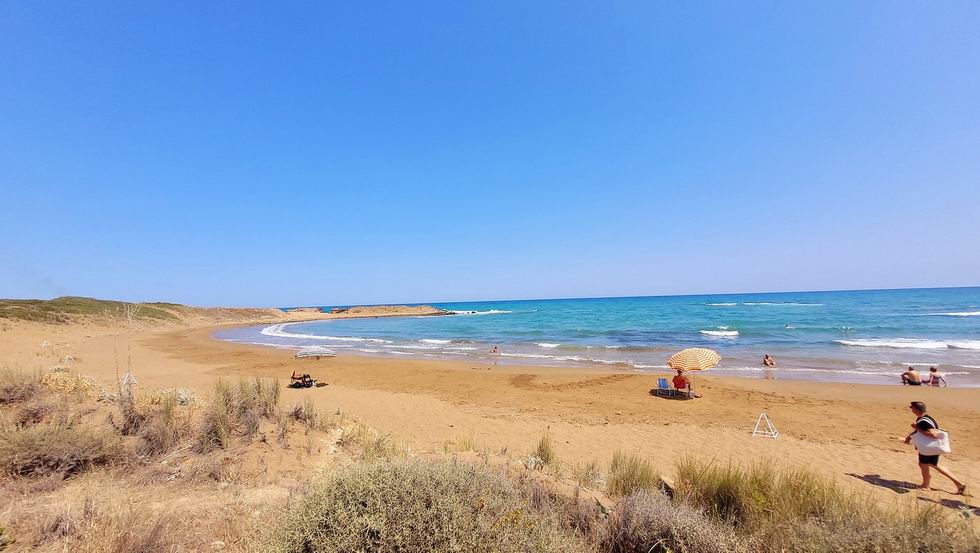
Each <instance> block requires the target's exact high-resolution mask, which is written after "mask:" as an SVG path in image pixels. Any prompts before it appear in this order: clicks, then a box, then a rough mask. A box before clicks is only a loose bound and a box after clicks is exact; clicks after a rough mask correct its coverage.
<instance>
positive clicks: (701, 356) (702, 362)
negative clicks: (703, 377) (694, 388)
mask: <svg viewBox="0 0 980 553" xmlns="http://www.w3.org/2000/svg"><path fill="white" fill-rule="evenodd" d="M719 361H721V356H720V355H718V352H716V351H715V350H713V349H708V348H687V349H683V350H681V351H679V352H677V353H675V354H674V355H671V356H670V359H668V360H667V366H668V367H670V368H672V369H674V370H675V371H676V370H678V369H680V370H682V371H703V370H705V369H710V368H711V367H714V366H715V365H717V364H718V362H719Z"/></svg>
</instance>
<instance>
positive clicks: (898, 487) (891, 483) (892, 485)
mask: <svg viewBox="0 0 980 553" xmlns="http://www.w3.org/2000/svg"><path fill="white" fill-rule="evenodd" d="M847 475H848V476H852V477H854V478H857V479H858V480H864V481H865V482H867V483H868V484H874V485H875V486H881V487H882V488H888V489H889V490H891V491H893V492H895V493H909V492H910V491H912V490H914V489H916V488H918V486H917V485H916V484H913V483H912V482H905V481H903V480H889V479H887V478H882V476H881V475H880V474H854V473H853V472H849V473H847Z"/></svg>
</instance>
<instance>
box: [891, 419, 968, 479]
mask: <svg viewBox="0 0 980 553" xmlns="http://www.w3.org/2000/svg"><path fill="white" fill-rule="evenodd" d="M909 409H910V410H911V411H912V413H913V414H914V415H915V423H913V424H912V432H911V433H909V435H908V436H906V437H905V443H911V442H912V436H914V435H915V434H923V435H925V436H928V437H930V438H938V437H939V434H938V432H939V423H938V422H936V419H934V418H932V416H930V415H927V414H926V404H925V403H922V402H921V401H913V402H912V403H910V404H909ZM918 455H919V470H920V471H921V472H922V485H921V486H919V488H920V489H923V490H929V489H931V488H930V487H929V482H930V480H931V479H932V474H931V473H930V472H929V470H930V469H929V467H935V469H936V470H937V471H938V472H939V474H942V475H943V476H945V477H946V478H949V479H950V480H951V481H952V482H953V484H955V485H956V495H964V494H965V493H966V484H964V483H963V482H960V481H959V480H957V479H956V477H955V476H953V474H952V473H951V472H949V471H948V470H946V469H945V468H943V467H940V466H939V455H923V454H921V453H919V454H918Z"/></svg>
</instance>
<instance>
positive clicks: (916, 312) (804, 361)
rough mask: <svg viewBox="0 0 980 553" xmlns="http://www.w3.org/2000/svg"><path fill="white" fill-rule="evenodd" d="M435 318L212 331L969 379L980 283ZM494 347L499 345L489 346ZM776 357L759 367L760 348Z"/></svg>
mask: <svg viewBox="0 0 980 553" xmlns="http://www.w3.org/2000/svg"><path fill="white" fill-rule="evenodd" d="M434 305H436V306H437V307H442V308H445V309H449V310H452V311H454V312H456V313H457V314H455V315H451V316H445V317H399V318H378V319H350V320H336V321H319V322H310V323H296V324H280V325H272V326H259V327H249V328H243V329H229V330H222V331H219V332H217V333H216V334H215V337H217V338H219V339H224V340H232V341H238V342H249V343H259V344H265V345H270V346H277V347H310V346H318V347H324V348H329V349H331V350H334V351H336V352H337V353H351V354H363V355H379V356H395V357H416V358H444V359H457V360H460V359H463V360H467V359H468V360H472V361H480V362H497V363H502V364H506V363H510V364H539V365H557V366H561V365H576V366H596V365H598V366H609V367H615V368H626V369H630V370H638V371H662V370H663V369H664V368H665V367H666V365H665V364H666V360H667V357H669V356H670V354H672V353H673V352H675V351H677V350H679V349H682V348H686V347H692V346H704V347H710V348H713V349H715V350H717V351H718V352H719V353H720V354H721V355H722V358H723V360H722V362H721V364H720V365H719V367H718V368H716V369H713V371H715V372H717V373H718V374H726V375H741V376H754V377H775V378H807V379H819V380H839V381H847V382H855V381H856V382H897V376H896V375H898V374H899V373H900V372H901V371H902V370H903V368H904V367H906V366H908V365H916V366H917V368H919V369H923V370H925V369H928V367H929V366H930V365H936V366H939V368H940V370H941V371H943V372H944V373H945V374H946V375H947V379H948V380H949V382H950V383H951V385H953V386H980V287H977V288H943V289H915V290H875V291H844V292H793V293H771V294H733V295H732V294H726V295H703V296H661V297H633V298H597V299H563V300H521V301H492V302H467V303H443V304H434ZM493 346H498V347H499V348H500V353H499V354H498V355H491V354H490V353H489V350H490V348H491V347H493ZM766 353H768V354H770V355H772V356H774V357H775V358H776V361H777V367H776V368H775V369H774V370H771V371H766V370H764V369H763V367H762V366H761V358H762V356H763V355H764V354H766Z"/></svg>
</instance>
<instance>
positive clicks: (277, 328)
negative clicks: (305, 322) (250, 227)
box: [261, 323, 391, 344]
mask: <svg viewBox="0 0 980 553" xmlns="http://www.w3.org/2000/svg"><path fill="white" fill-rule="evenodd" d="M290 324H295V323H282V324H277V325H272V326H268V327H265V328H263V329H262V330H261V334H264V335H265V336H275V337H277V338H292V339H303V340H325V341H331V342H373V343H376V344H390V343H391V341H390V340H382V339H380V338H358V337H356V336H321V335H319V334H301V333H298V332H287V331H286V330H284V329H285V328H286V327H287V326H289V325H290Z"/></svg>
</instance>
